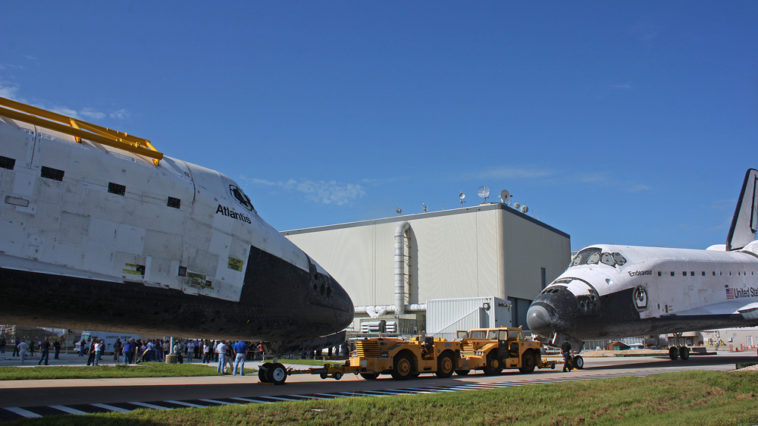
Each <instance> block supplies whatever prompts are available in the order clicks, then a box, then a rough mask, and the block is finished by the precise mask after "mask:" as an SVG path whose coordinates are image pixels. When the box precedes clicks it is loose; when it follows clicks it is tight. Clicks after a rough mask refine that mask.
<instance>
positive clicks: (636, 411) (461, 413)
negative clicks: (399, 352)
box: [24, 371, 758, 425]
mask: <svg viewBox="0 0 758 426" xmlns="http://www.w3.org/2000/svg"><path fill="white" fill-rule="evenodd" d="M414 383H415V382H406V383H404V384H403V385H404V386H406V385H407V386H412V385H413V384H414ZM418 384H419V385H421V382H418ZM24 422H25V424H26V423H29V424H34V425H38V424H43V425H48V424H50V425H59V424H67V425H68V424H71V425H76V424H81V425H89V424H98V425H101V424H106V425H136V424H143V425H146V424H171V425H206V424H224V425H240V424H268V423H277V424H278V423H307V424H335V423H336V424H403V425H405V424H417V423H423V424H461V423H474V424H510V423H522V424H523V423H528V424H534V423H537V424H577V423H591V424H613V425H615V424H651V423H652V424H682V425H683V424H688V425H689V424H729V425H732V424H755V423H756V422H758V373H755V372H743V373H725V372H711V371H693V372H683V373H666V374H658V375H653V376H648V377H643V378H638V377H620V378H614V379H604V380H595V381H576V382H564V383H553V384H538V385H531V386H524V387H514V388H503V389H494V390H481V391H460V392H449V393H443V394H434V395H415V396H393V397H382V398H342V399H336V400H318V401H298V402H282V403H276V404H248V405H234V406H221V407H210V408H188V409H175V410H137V411H133V412H131V413H128V414H127V413H109V414H95V415H88V416H68V415H67V416H58V417H46V418H43V419H38V420H32V421H29V420H25V421H24Z"/></svg>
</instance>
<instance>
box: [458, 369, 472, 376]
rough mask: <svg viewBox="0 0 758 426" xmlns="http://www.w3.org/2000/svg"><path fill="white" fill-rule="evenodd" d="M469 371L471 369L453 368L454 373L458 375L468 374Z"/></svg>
mask: <svg viewBox="0 0 758 426" xmlns="http://www.w3.org/2000/svg"><path fill="white" fill-rule="evenodd" d="M470 371H471V370H455V374H457V375H459V376H468V373H469V372H470Z"/></svg>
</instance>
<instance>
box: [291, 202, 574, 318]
mask: <svg viewBox="0 0 758 426" xmlns="http://www.w3.org/2000/svg"><path fill="white" fill-rule="evenodd" d="M403 222H408V223H409V224H410V231H409V247H408V248H407V249H406V254H409V255H410V260H409V263H408V268H407V269H406V272H407V273H409V278H408V281H409V282H410V286H409V287H408V286H406V294H407V296H406V301H407V303H412V304H415V303H426V301H427V300H430V299H441V298H464V297H486V296H497V297H501V298H506V299H507V298H512V297H516V298H520V299H527V300H531V299H534V297H535V296H536V295H537V294H538V293H539V292H540V290H541V289H542V284H543V283H542V277H541V269H540V268H545V270H546V280H547V282H550V281H551V280H552V279H553V278H554V277H556V276H557V275H558V274H560V272H562V271H563V270H564V269H565V268H566V266H567V265H568V262H569V258H570V240H569V236H568V235H567V234H565V233H563V232H561V231H558V230H555V229H553V228H550V227H549V226H547V225H545V224H542V223H541V222H538V221H537V220H535V219H533V218H531V217H527V216H526V215H523V214H521V213H519V212H516V211H515V210H513V209H510V208H508V207H505V206H503V205H501V204H485V205H480V206H476V207H468V208H461V209H455V210H448V211H442V212H432V213H423V214H416V215H407V216H398V217H394V218H385V219H377V220H370V221H363V222H356V223H349V224H342V225H333V226H324V227H319V228H311V229H303V230H294V231H286V232H284V235H285V236H286V237H287V238H289V239H290V240H291V241H292V242H294V243H295V244H296V245H298V246H299V247H300V248H302V249H303V250H304V251H305V252H306V253H308V255H309V256H311V257H312V258H313V259H314V260H315V261H316V262H318V263H319V264H321V266H323V267H324V268H325V269H326V270H327V271H328V272H329V273H330V274H331V275H332V276H333V277H334V278H335V279H336V280H337V281H338V282H339V283H340V284H341V285H342V286H343V287H344V288H345V290H347V292H348V293H349V294H350V297H351V298H352V299H353V303H354V304H355V305H356V306H375V305H394V304H395V296H394V289H395V284H394V282H395V281H394V280H395V277H394V268H395V262H394V246H395V239H394V235H395V232H396V229H397V228H398V225H400V224H402V223H403ZM408 281H407V282H408Z"/></svg>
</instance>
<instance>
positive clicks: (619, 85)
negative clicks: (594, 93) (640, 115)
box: [611, 82, 632, 90]
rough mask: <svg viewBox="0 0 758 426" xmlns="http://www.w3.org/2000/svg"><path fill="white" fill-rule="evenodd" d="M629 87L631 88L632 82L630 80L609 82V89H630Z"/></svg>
mask: <svg viewBox="0 0 758 426" xmlns="http://www.w3.org/2000/svg"><path fill="white" fill-rule="evenodd" d="M631 88H632V83H630V82H626V83H616V84H611V89H618V90H630V89H631Z"/></svg>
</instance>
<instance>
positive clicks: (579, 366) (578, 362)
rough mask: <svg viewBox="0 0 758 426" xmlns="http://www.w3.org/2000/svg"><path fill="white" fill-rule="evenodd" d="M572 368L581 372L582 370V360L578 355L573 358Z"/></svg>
mask: <svg viewBox="0 0 758 426" xmlns="http://www.w3.org/2000/svg"><path fill="white" fill-rule="evenodd" d="M574 367H576V369H578V370H581V369H582V368H584V358H582V357H581V356H579V355H577V356H575V357H574Z"/></svg>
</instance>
